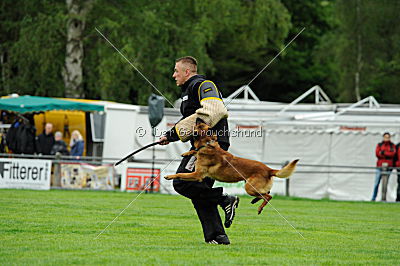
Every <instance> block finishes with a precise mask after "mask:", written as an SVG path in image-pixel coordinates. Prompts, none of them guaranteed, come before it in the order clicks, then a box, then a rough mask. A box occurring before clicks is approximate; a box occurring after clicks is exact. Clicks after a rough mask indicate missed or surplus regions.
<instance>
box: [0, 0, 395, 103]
mask: <svg viewBox="0 0 400 266" xmlns="http://www.w3.org/2000/svg"><path fill="white" fill-rule="evenodd" d="M80 1H82V3H83V2H85V0H80ZM92 1H93V5H92V8H91V10H90V12H89V13H88V14H87V15H86V17H85V21H86V27H85V30H84V34H83V47H84V53H83V54H84V57H83V84H82V89H83V94H84V97H86V98H92V99H103V100H115V101H120V102H127V103H134V104H146V102H147V97H148V96H149V94H150V93H151V92H155V93H157V94H158V92H157V91H156V90H155V89H154V88H153V87H152V86H151V85H149V84H148V83H147V82H146V81H145V80H144V79H143V77H142V76H141V75H140V74H139V73H138V72H137V71H136V70H135V69H134V68H133V67H132V66H131V65H130V64H129V63H128V62H127V61H126V60H125V59H124V58H123V57H122V56H121V55H120V54H119V53H118V52H117V51H116V50H114V48H113V47H112V46H111V45H110V44H109V43H107V41H106V40H104V38H102V37H101V35H100V34H99V33H98V32H97V31H96V28H97V29H98V30H99V31H100V32H102V33H103V34H104V35H105V36H106V37H107V38H108V39H109V40H110V41H111V42H112V43H113V44H114V45H115V46H116V47H117V48H118V49H119V50H120V51H121V53H123V54H124V55H125V56H126V58H127V59H128V60H129V61H130V62H131V63H132V64H133V65H134V66H135V67H137V68H138V69H139V70H140V71H141V72H142V73H143V75H145V76H146V77H147V78H148V79H149V80H150V81H151V82H152V83H153V84H154V85H155V86H156V87H157V89H158V90H159V91H160V92H161V93H162V94H163V95H165V96H166V97H167V98H168V99H169V100H170V101H171V102H173V101H174V100H175V99H176V98H178V97H179V95H180V89H179V88H177V87H176V85H175V82H174V80H173V79H172V77H171V76H172V72H173V66H174V60H175V59H176V58H178V57H181V56H185V55H192V56H194V57H196V58H197V59H198V61H199V64H200V65H199V69H200V73H202V74H206V75H207V76H208V77H209V78H212V79H213V80H215V81H216V82H217V84H218V85H219V87H220V88H222V91H223V93H224V95H225V96H227V95H228V94H229V93H231V92H233V91H234V90H236V89H237V88H239V87H240V86H242V85H245V84H247V83H248V82H249V81H250V80H252V78H253V77H254V76H255V75H256V74H257V73H258V72H259V71H260V70H261V69H262V68H263V67H264V66H265V65H266V64H267V63H268V62H269V61H270V60H271V59H272V58H273V57H274V56H275V55H276V54H277V53H278V52H279V51H280V50H281V49H282V48H283V47H284V45H285V44H286V43H288V42H289V41H290V40H291V39H292V38H293V37H294V36H295V35H296V34H297V33H298V32H299V31H300V30H301V29H302V28H303V27H305V28H306V29H305V31H304V32H303V33H302V34H301V35H300V36H299V37H298V38H297V39H296V40H295V41H294V42H293V43H292V44H291V45H290V46H289V47H288V48H287V49H286V50H285V51H284V52H283V53H282V54H281V55H280V56H279V57H278V58H277V59H276V60H275V61H274V62H273V63H272V64H271V65H270V66H269V67H268V68H267V69H266V70H265V71H264V72H263V73H262V74H261V75H260V76H259V77H258V78H257V79H256V80H254V82H253V83H252V84H251V87H252V89H253V90H254V91H255V92H256V94H257V95H258V96H259V97H260V98H261V99H262V100H270V101H283V102H289V101H291V100H293V99H294V98H295V97H297V96H298V95H300V94H301V93H303V92H304V91H305V90H307V89H308V88H310V87H312V86H313V85H315V84H319V85H321V86H322V87H323V88H324V89H325V90H326V91H327V92H328V94H329V96H330V97H331V98H332V99H333V100H339V101H354V100H355V98H356V97H355V93H354V91H355V89H354V88H355V72H356V70H357V68H356V66H357V59H359V58H361V59H362V60H361V61H362V64H361V65H358V66H361V67H360V69H361V71H360V94H361V96H362V97H365V96H368V95H374V96H376V97H377V98H378V100H379V101H382V102H399V101H400V90H399V89H398V88H397V86H398V85H397V84H399V79H400V75H399V74H400V40H399V39H400V34H399V33H400V32H399V27H400V26H399V24H398V23H396V22H397V16H398V14H399V13H400V12H399V11H400V8H399V6H400V3H399V2H398V1H391V0H382V1H375V0H317V1H296V0H202V1H188V0H179V1H162V0H155V1H145V0H135V1H130V0H118V1H117V0H112V1H109V0H92ZM357 3H358V5H359V7H360V14H361V15H360V16H361V18H358V19H357V17H356V15H357V13H356V7H357ZM69 18H70V17H68V11H67V5H66V1H65V0H63V1H61V0H56V1H50V0H43V1H28V0H4V1H1V2H0V21H1V27H0V59H1V60H0V75H1V76H0V90H1V94H2V95H4V94H9V93H14V92H16V93H19V94H31V95H41V96H64V95H65V87H64V86H65V85H64V83H63V78H62V73H63V68H64V67H65V56H66V52H65V51H66V42H67V33H66V31H67V21H68V19H69ZM360 21H361V23H360ZM357 34H358V35H359V36H361V47H362V49H361V52H362V54H361V57H360V56H359V55H360V54H359V51H360V49H358V50H357V38H356V36H357Z"/></svg>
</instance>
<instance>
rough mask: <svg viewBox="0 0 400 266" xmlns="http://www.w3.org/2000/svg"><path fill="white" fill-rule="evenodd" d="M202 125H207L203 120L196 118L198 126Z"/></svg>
mask: <svg viewBox="0 0 400 266" xmlns="http://www.w3.org/2000/svg"><path fill="white" fill-rule="evenodd" d="M201 123H203V124H205V123H204V121H203V120H202V119H201V118H199V117H197V118H196V125H199V124H201Z"/></svg>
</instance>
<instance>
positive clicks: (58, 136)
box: [54, 135, 62, 141]
mask: <svg viewBox="0 0 400 266" xmlns="http://www.w3.org/2000/svg"><path fill="white" fill-rule="evenodd" d="M54 139H55V140H56V141H60V140H61V139H62V136H60V135H55V136H54Z"/></svg>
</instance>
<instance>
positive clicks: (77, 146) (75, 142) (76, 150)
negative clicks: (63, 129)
mask: <svg viewBox="0 0 400 266" xmlns="http://www.w3.org/2000/svg"><path fill="white" fill-rule="evenodd" d="M69 146H70V147H71V155H72V156H74V157H75V159H80V158H81V156H82V154H83V150H84V146H85V143H84V141H83V137H82V135H81V133H80V132H79V131H78V130H74V131H72V133H71V141H70V143H69Z"/></svg>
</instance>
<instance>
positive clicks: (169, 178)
mask: <svg viewBox="0 0 400 266" xmlns="http://www.w3.org/2000/svg"><path fill="white" fill-rule="evenodd" d="M164 178H165V179H167V180H171V179H174V176H173V175H166V176H164Z"/></svg>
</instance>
